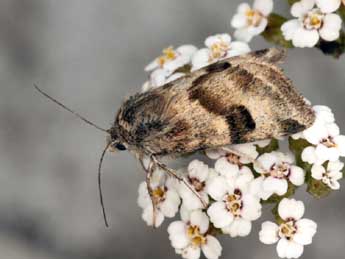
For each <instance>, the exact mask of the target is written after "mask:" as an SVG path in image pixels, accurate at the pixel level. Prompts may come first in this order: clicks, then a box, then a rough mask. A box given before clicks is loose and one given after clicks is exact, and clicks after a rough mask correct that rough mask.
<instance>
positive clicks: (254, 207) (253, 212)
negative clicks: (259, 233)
mask: <svg viewBox="0 0 345 259" xmlns="http://www.w3.org/2000/svg"><path fill="white" fill-rule="evenodd" d="M242 202H243V208H242V210H241V216H242V217H243V218H244V219H247V220H257V219H258V218H260V216H261V207H262V206H261V204H260V200H259V199H258V198H256V197H254V196H252V195H250V194H246V195H244V196H243V197H242Z"/></svg>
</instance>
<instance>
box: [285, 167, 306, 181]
mask: <svg viewBox="0 0 345 259" xmlns="http://www.w3.org/2000/svg"><path fill="white" fill-rule="evenodd" d="M289 180H290V182H292V183H293V184H294V185H296V186H301V185H302V184H304V180H305V172H304V170H303V169H302V168H300V167H298V166H295V165H293V166H291V169H290V176H289Z"/></svg>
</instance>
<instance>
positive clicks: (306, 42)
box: [292, 28, 320, 48]
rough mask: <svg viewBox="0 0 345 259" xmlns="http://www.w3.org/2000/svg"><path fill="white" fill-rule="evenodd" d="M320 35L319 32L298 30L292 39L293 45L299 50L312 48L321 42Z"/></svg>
mask: <svg viewBox="0 0 345 259" xmlns="http://www.w3.org/2000/svg"><path fill="white" fill-rule="evenodd" d="M319 38H320V36H319V33H318V31H317V30H306V29H304V28H298V29H297V30H296V31H295V34H294V36H293V38H292V44H293V45H294V46H295V47H299V48H305V47H308V48H312V47H314V46H315V45H316V43H318V41H319Z"/></svg>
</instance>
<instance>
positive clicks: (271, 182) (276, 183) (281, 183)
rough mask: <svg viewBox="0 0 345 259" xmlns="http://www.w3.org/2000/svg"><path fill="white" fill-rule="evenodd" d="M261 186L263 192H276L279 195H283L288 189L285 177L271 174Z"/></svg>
mask: <svg viewBox="0 0 345 259" xmlns="http://www.w3.org/2000/svg"><path fill="white" fill-rule="evenodd" d="M262 186H263V189H264V191H265V192H271V193H276V194H278V195H280V196H281V195H284V194H285V193H286V192H287V190H288V182H287V181H286V179H278V178H274V177H272V176H269V177H267V178H266V179H265V180H264V182H263V185H262Z"/></svg>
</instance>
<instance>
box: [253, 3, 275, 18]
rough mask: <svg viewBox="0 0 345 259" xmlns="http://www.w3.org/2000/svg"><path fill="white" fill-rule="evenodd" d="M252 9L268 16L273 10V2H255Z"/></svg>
mask: <svg viewBox="0 0 345 259" xmlns="http://www.w3.org/2000/svg"><path fill="white" fill-rule="evenodd" d="M253 8H254V9H255V10H258V11H260V12H261V13H262V14H263V15H264V16H268V15H269V14H270V13H271V12H272V10H273V0H255V1H254V4H253Z"/></svg>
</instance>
